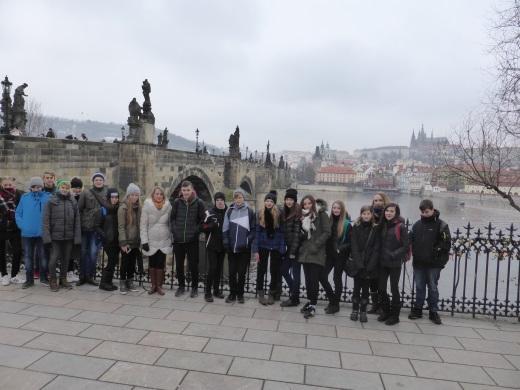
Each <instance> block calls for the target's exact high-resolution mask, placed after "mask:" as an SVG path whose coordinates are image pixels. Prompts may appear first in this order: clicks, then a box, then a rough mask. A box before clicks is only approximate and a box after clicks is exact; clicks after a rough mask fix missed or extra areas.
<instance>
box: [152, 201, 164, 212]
mask: <svg viewBox="0 0 520 390" xmlns="http://www.w3.org/2000/svg"><path fill="white" fill-rule="evenodd" d="M152 202H153V204H154V205H155V207H156V208H157V210H161V209H162V208H163V206H164V203H165V199H164V198H163V200H162V201H161V202H156V201H155V199H152Z"/></svg>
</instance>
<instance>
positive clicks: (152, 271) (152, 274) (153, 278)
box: [148, 267, 157, 295]
mask: <svg viewBox="0 0 520 390" xmlns="http://www.w3.org/2000/svg"><path fill="white" fill-rule="evenodd" d="M156 271H157V270H156V269H155V268H152V267H149V268H148V274H149V275H150V281H151V283H152V285H151V286H150V290H148V294H149V295H152V294H153V293H155V292H157V273H156Z"/></svg>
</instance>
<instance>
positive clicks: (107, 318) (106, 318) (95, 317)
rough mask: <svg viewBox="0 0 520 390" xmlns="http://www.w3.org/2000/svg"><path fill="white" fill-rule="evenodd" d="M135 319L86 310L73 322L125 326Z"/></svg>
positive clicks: (74, 318)
mask: <svg viewBox="0 0 520 390" xmlns="http://www.w3.org/2000/svg"><path fill="white" fill-rule="evenodd" d="M133 318H134V317H133V316H127V315H122V314H112V313H100V312H97V311H88V310H85V311H83V312H81V313H80V314H78V315H77V316H75V317H72V318H71V320H72V321H79V322H89V323H91V324H99V325H112V326H123V325H125V324H127V323H128V322H130V320H132V319H133Z"/></svg>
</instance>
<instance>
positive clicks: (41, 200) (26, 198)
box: [15, 191, 50, 237]
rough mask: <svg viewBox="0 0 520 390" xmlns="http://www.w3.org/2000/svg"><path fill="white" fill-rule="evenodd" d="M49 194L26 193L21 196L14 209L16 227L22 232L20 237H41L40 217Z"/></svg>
mask: <svg viewBox="0 0 520 390" xmlns="http://www.w3.org/2000/svg"><path fill="white" fill-rule="evenodd" d="M49 198H50V194H49V193H48V192H45V191H36V192H27V193H25V194H23V195H22V198H21V199H20V203H18V206H17V207H16V213H15V217H16V225H17V226H18V227H19V228H20V230H21V231H22V237H41V236H42V216H43V210H44V207H45V204H46V203H47V202H48V201H49Z"/></svg>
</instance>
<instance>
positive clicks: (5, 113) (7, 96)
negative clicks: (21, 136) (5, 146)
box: [0, 76, 13, 134]
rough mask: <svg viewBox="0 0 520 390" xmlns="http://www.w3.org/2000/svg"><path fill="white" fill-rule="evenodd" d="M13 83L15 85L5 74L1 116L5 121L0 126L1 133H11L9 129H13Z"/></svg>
mask: <svg viewBox="0 0 520 390" xmlns="http://www.w3.org/2000/svg"><path fill="white" fill-rule="evenodd" d="M12 85H13V83H11V82H10V81H9V79H8V78H7V76H5V79H4V81H2V101H1V106H0V108H1V110H2V115H1V118H2V121H3V125H2V127H1V128H0V134H9V130H10V129H11V123H12V119H11V115H12V113H11V110H12V107H11V103H12V100H11V86H12Z"/></svg>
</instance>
